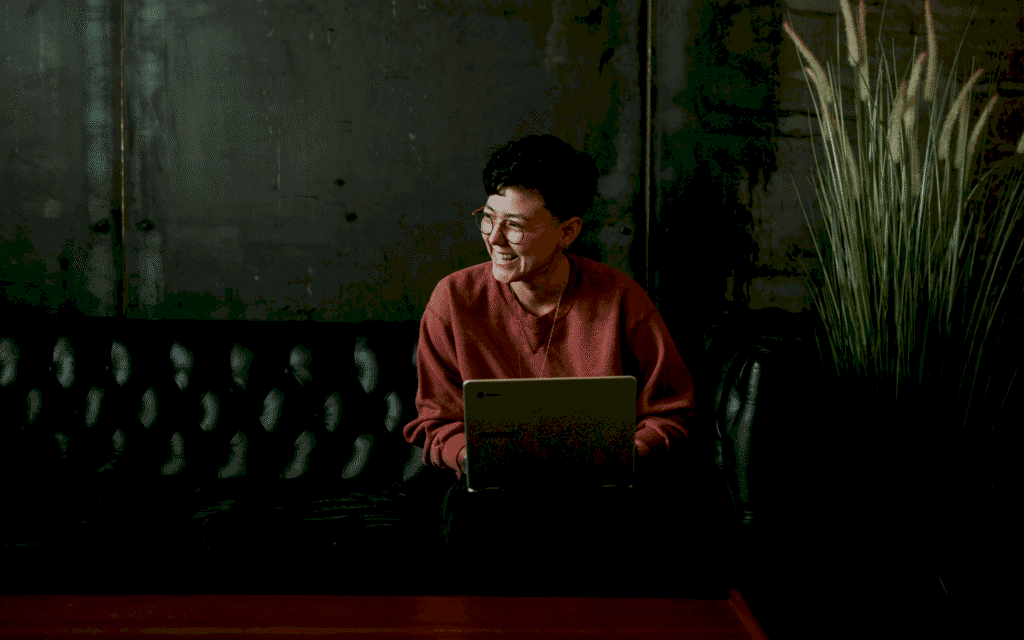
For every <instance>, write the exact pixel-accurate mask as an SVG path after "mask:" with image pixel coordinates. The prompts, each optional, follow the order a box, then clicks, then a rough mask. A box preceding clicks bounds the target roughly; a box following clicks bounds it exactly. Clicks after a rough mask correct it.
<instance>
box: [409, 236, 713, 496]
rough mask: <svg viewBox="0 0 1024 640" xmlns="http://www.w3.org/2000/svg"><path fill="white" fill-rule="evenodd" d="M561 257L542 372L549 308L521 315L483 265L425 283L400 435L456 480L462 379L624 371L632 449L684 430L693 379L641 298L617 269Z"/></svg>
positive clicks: (666, 440)
mask: <svg viewBox="0 0 1024 640" xmlns="http://www.w3.org/2000/svg"><path fill="white" fill-rule="evenodd" d="M566 256H567V257H568V258H569V263H570V274H569V283H568V285H567V286H566V289H565V291H564V293H563V294H562V300H561V304H560V306H559V308H558V317H557V318H556V319H555V328H554V334H553V335H552V337H551V349H550V352H549V353H548V356H547V371H546V372H545V371H544V356H545V353H544V352H545V347H546V346H547V342H548V335H549V332H550V331H551V322H552V318H553V316H554V315H555V312H554V311H552V312H551V313H549V314H547V315H546V316H543V317H539V318H538V317H536V316H533V315H531V314H530V313H528V312H527V311H526V310H525V309H523V307H522V305H520V304H519V301H518V300H517V299H516V297H515V295H514V294H513V293H512V290H511V288H510V287H509V285H508V284H507V283H503V282H498V281H497V280H495V279H494V276H493V275H492V273H491V263H490V261H488V262H484V263H481V264H478V265H475V266H472V267H468V268H466V269H461V270H459V271H456V272H455V273H452V274H451V275H448V276H446V277H445V278H443V279H442V280H441V281H440V282H439V283H437V286H436V287H434V291H433V293H432V294H431V295H430V301H429V302H428V303H427V307H426V310H425V312H424V313H423V319H422V320H421V321H420V339H419V346H418V347H417V355H416V358H417V361H416V368H417V372H418V374H419V388H418V389H417V391H416V411H417V412H418V416H417V418H416V419H415V420H413V421H412V422H410V423H409V424H407V425H405V429H404V431H403V433H404V435H405V439H406V440H407V441H409V442H410V443H411V444H414V445H418V446H421V447H423V460H424V462H425V463H427V464H430V465H433V466H435V467H440V468H444V467H449V468H451V469H454V470H455V472H456V476H457V477H458V478H459V479H461V478H462V470H461V469H460V468H459V465H458V462H457V461H456V457H457V456H458V453H459V450H460V449H462V447H464V446H465V445H466V433H465V428H464V425H463V418H464V413H463V407H462V382H463V381H464V380H479V379H487V378H492V379H493V378H535V377H541V376H542V375H543V377H546V378H557V377H586V376H619V375H631V376H634V377H636V380H637V398H636V416H637V425H636V444H637V449H638V452H639V455H641V456H645V455H647V454H649V453H650V451H651V449H655V448H657V447H662V446H663V447H665V448H666V449H668V448H670V447H671V443H672V441H673V440H675V439H677V438H683V437H686V436H687V427H686V420H687V419H688V418H689V417H691V416H692V415H693V381H692V379H691V378H690V373H689V371H688V370H687V368H686V364H684V363H683V358H682V356H680V355H679V351H678V350H677V349H676V346H675V344H674V343H673V342H672V337H671V336H669V333H668V328H667V327H666V326H665V321H664V320H663V319H662V317H661V314H660V313H658V310H657V308H655V306H654V303H653V302H651V299H650V297H649V296H648V295H647V293H646V292H644V290H643V289H642V288H641V287H640V285H638V284H637V283H636V282H635V281H634V280H633V279H632V278H630V277H629V276H627V275H625V274H624V273H622V272H620V271H616V270H615V269H613V268H611V267H608V266H605V265H603V264H601V263H599V262H595V261H593V260H589V259H587V258H584V257H582V256H577V255H573V254H570V253H566ZM517 323H521V325H518V326H517ZM524 338H525V339H526V340H528V341H529V347H526V346H524V344H523V341H524ZM517 356H518V357H517ZM520 367H522V372H521V373H520V370H519V368H520Z"/></svg>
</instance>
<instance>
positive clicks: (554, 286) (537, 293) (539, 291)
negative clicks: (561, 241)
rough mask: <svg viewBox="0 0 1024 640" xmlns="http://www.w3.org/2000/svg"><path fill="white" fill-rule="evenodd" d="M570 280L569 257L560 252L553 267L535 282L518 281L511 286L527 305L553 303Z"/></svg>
mask: <svg viewBox="0 0 1024 640" xmlns="http://www.w3.org/2000/svg"><path fill="white" fill-rule="evenodd" d="M568 280H569V259H568V258H566V257H565V256H564V255H562V253H561V252H559V254H558V259H557V260H555V261H554V262H552V265H551V267H550V268H549V269H548V270H547V271H545V272H544V273H543V274H542V275H540V276H538V277H537V278H535V279H534V280H533V282H523V281H521V280H520V281H516V282H513V283H512V284H511V285H510V286H511V287H512V291H513V292H515V294H516V297H517V298H519V301H520V302H522V303H523V304H525V305H527V306H539V305H544V304H549V303H553V302H554V301H555V300H557V299H558V298H559V296H561V295H562V289H563V287H564V286H565V284H566V283H567V282H568Z"/></svg>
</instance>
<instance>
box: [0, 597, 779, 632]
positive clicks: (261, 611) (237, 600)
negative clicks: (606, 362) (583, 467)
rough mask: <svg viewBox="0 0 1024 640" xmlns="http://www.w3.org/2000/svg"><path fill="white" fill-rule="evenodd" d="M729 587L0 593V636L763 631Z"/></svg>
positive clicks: (740, 598) (741, 600) (742, 601)
mask: <svg viewBox="0 0 1024 640" xmlns="http://www.w3.org/2000/svg"><path fill="white" fill-rule="evenodd" d="M730 596H731V597H730V598H729V599H728V600H682V599H672V598H569V597H550V598H502V597H469V596H443V597H442V596H430V597H374V596H242V595H195V596H166V595H148V596H138V595H133V596H2V597H0V636H20V637H25V636H47V637H51V638H52V637H57V636H64V635H75V636H80V637H84V636H89V637H92V636H96V635H118V636H125V635H135V634H146V635H153V634H158V635H189V636H196V635H201V636H211V635H212V636H216V637H224V636H246V637H248V636H263V635H267V634H271V635H277V634H286V635H289V636H295V635H300V636H302V635H308V636H320V635H344V636H346V637H350V638H351V637H363V636H373V637H378V636H387V637H392V638H409V637H417V638H484V637H486V638H495V637H499V636H503V637H507V638H519V637H530V638H587V637H599V638H723V639H724V638H744V639H748V638H758V639H766V638H767V636H766V635H765V634H764V631H763V630H762V629H761V627H760V625H758V623H757V620H756V619H755V618H754V616H753V615H752V614H751V613H750V609H748V608H747V605H746V603H745V602H744V600H743V597H742V596H741V595H740V593H739V592H738V591H735V590H732V591H730Z"/></svg>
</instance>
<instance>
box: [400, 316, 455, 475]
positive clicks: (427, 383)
mask: <svg viewBox="0 0 1024 640" xmlns="http://www.w3.org/2000/svg"><path fill="white" fill-rule="evenodd" d="M416 371H417V374H418V376H419V385H418V388H417V390H416V411H417V417H416V419H415V420H413V421H412V422H410V423H409V424H407V425H405V428H404V429H403V435H404V436H405V439H406V441H408V442H409V443H411V444H414V445H417V446H420V447H423V462H424V463H425V464H429V465H431V466H434V467H438V468H445V467H447V468H450V469H454V470H455V473H456V476H457V477H458V479H460V480H461V479H462V469H460V468H459V464H458V461H457V460H456V457H457V456H458V453H459V449H461V448H462V447H463V446H465V444H466V432H465V425H464V424H463V419H464V415H463V408H462V375H461V373H460V371H459V364H458V357H457V355H456V349H455V337H454V332H453V330H452V325H451V323H450V322H446V321H445V319H444V318H442V317H440V316H439V315H438V314H437V313H436V312H435V311H434V310H433V309H432V305H427V308H426V311H425V312H424V314H423V319H422V320H421V322H420V339H419V345H418V346H417V349H416Z"/></svg>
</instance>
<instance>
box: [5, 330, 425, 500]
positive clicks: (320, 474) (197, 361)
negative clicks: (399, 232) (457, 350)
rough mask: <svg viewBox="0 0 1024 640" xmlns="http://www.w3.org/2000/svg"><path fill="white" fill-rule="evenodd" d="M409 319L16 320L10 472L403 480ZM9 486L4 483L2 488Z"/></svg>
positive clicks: (45, 479) (409, 410)
mask: <svg viewBox="0 0 1024 640" xmlns="http://www.w3.org/2000/svg"><path fill="white" fill-rule="evenodd" d="M418 331H419V323H418V322H415V321H412V322H406V323H400V324H399V323H385V322H363V323H358V324H346V323H317V322H312V321H306V322H271V321H264V322H252V321H196V320H156V321H153V320H126V319H119V318H88V317H84V318H83V317H76V318H74V319H73V320H69V319H67V318H60V317H57V316H41V317H40V316H36V317H33V316H30V315H25V316H15V317H12V318H6V319H5V322H4V325H3V328H2V329H0V365H2V368H0V405H2V406H3V407H4V408H5V411H4V413H3V416H4V418H3V427H2V431H3V432H4V437H5V441H6V442H7V443H8V446H11V447H12V449H8V450H9V451H17V454H16V455H13V456H12V455H8V456H5V457H6V458H7V460H6V461H5V463H4V474H5V476H6V478H5V479H6V480H8V481H9V482H10V481H13V482H15V483H17V482H19V481H20V482H22V485H23V486H42V485H44V484H50V483H52V482H59V483H65V484H66V483H77V482H82V481H89V480H90V479H108V478H109V479H117V478H119V479H121V480H122V481H124V482H126V483H127V482H146V481H150V480H157V481H158V482H165V483H166V482H171V483H180V484H182V485H185V484H192V485H196V486H202V485H205V484H209V483H217V482H226V481H229V480H230V481H233V482H247V481H257V480H267V481H275V482H277V481H280V482H295V481H300V482H314V481H318V482H343V483H348V484H349V485H351V486H356V485H360V486H362V485H366V484H367V483H369V484H379V483H387V484H391V483H393V482H396V481H402V480H405V481H409V480H411V479H412V478H414V477H416V476H417V475H420V474H421V473H422V471H423V470H424V467H423V464H422V459H421V458H422V450H421V449H419V448H417V447H412V446H411V445H409V444H408V443H407V442H406V441H405V439H404V438H403V436H402V426H403V425H404V424H406V423H407V422H409V421H410V420H412V419H413V418H414V417H415V415H416V409H415V397H416V386H417V381H416V368H415V350H416V343H417V338H418ZM8 486H11V485H8Z"/></svg>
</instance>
